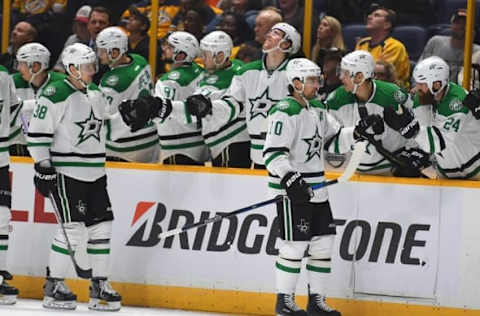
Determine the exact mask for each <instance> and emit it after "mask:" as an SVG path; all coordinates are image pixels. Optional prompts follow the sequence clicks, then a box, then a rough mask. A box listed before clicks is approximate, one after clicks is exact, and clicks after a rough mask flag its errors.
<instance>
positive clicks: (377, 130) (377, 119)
mask: <svg viewBox="0 0 480 316" xmlns="http://www.w3.org/2000/svg"><path fill="white" fill-rule="evenodd" d="M384 131H385V126H384V124H383V119H382V117H381V116H380V115H378V114H370V115H369V116H367V117H366V118H364V119H361V120H360V121H359V122H358V123H357V125H356V126H355V129H354V130H353V137H354V138H355V139H356V140H357V139H366V140H368V139H371V138H375V136H378V135H381V134H383V132H384Z"/></svg>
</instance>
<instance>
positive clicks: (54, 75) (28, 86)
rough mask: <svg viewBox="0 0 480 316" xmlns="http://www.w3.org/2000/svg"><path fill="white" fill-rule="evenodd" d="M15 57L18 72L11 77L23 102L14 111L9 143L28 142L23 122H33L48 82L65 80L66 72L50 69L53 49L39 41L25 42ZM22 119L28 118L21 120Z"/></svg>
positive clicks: (23, 143) (24, 143)
mask: <svg viewBox="0 0 480 316" xmlns="http://www.w3.org/2000/svg"><path fill="white" fill-rule="evenodd" d="M16 57H17V70H18V72H17V73H15V74H13V75H12V77H13V82H14V83H15V89H16V93H17V97H18V98H19V99H20V100H21V102H20V103H19V106H18V107H17V108H16V109H15V110H14V111H13V112H12V123H11V126H12V131H11V134H10V144H22V145H26V144H27V142H26V140H25V137H24V135H23V133H21V130H22V124H28V122H30V119H31V117H32V113H33V108H34V107H35V102H36V99H37V98H38V97H39V96H40V95H41V94H42V92H43V89H44V88H45V87H46V86H47V85H48V84H50V83H52V82H54V81H57V80H63V79H65V78H66V76H65V75H64V74H62V73H58V72H53V71H48V65H49V63H50V52H49V51H48V49H47V48H46V47H45V46H43V45H42V44H40V43H28V44H25V45H23V46H22V47H20V48H19V49H18V51H17V56H16ZM20 113H21V115H20ZM22 117H23V118H22ZM22 119H24V120H25V121H26V122H22Z"/></svg>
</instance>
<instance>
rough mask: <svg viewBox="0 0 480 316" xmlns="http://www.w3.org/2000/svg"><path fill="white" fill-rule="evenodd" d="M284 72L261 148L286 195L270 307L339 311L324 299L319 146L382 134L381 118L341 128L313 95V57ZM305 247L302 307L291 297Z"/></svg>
mask: <svg viewBox="0 0 480 316" xmlns="http://www.w3.org/2000/svg"><path fill="white" fill-rule="evenodd" d="M286 75H287V78H288V83H289V84H288V89H289V91H290V93H291V96H289V97H287V98H284V99H282V100H280V101H279V102H277V103H276V104H275V105H274V107H273V108H272V109H271V110H270V112H269V114H268V132H267V135H266V140H265V148H264V150H263V156H264V158H265V166H266V168H267V169H268V172H269V183H268V187H269V189H270V191H271V192H272V195H278V194H281V195H287V196H286V197H285V198H284V199H283V200H282V201H281V202H279V203H278V204H277V212H278V216H279V223H280V238H281V239H282V242H281V245H280V247H279V256H278V258H277V261H276V264H275V275H276V283H277V284H276V285H277V303H276V307H275V311H276V314H277V315H281V316H291V315H294V316H304V315H305V316H306V315H310V316H327V315H330V316H339V315H340V313H339V312H337V311H335V310H334V309H333V308H331V307H330V306H329V305H327V303H326V302H325V296H326V294H327V292H328V289H327V283H328V276H329V275H330V270H331V257H332V246H333V241H334V238H335V225H334V222H333V217H332V212H331V209H330V204H329V202H328V192H327V189H326V188H322V189H319V190H317V191H315V192H314V191H312V188H311V185H313V184H315V183H321V182H323V181H325V174H324V162H323V155H324V152H323V150H324V149H323V148H324V147H328V143H329V141H330V139H336V143H337V148H338V149H339V151H340V152H341V153H346V152H348V151H349V150H350V148H351V146H352V145H353V143H354V140H355V138H356V136H355V135H358V132H359V131H360V130H361V131H362V133H364V132H368V133H372V130H374V131H375V130H376V131H377V132H375V133H379V134H381V132H382V127H383V121H382V120H381V118H380V117H379V116H378V115H370V116H369V117H368V118H366V119H365V120H361V121H360V122H361V124H359V125H358V126H356V127H354V128H353V127H352V128H342V126H341V125H340V123H339V122H338V121H336V120H335V118H334V117H333V116H331V115H330V114H328V112H326V111H325V109H324V106H323V104H322V103H321V102H320V101H319V100H318V99H317V100H315V99H316V98H317V93H318V90H319V88H320V86H321V82H322V80H323V79H322V74H321V70H320V68H319V67H318V66H317V65H316V64H315V63H313V62H312V61H310V60H308V59H305V58H296V59H292V60H291V61H290V62H289V63H288V65H287V68H286ZM307 247H308V253H309V255H310V256H309V258H308V261H307V265H306V268H307V277H308V283H309V298H308V305H307V312H305V311H304V310H302V309H300V308H299V307H298V306H297V305H296V303H295V289H296V285H297V280H298V278H299V276H300V270H301V267H302V258H303V257H304V253H305V251H306V249H307ZM307 313H308V314H307Z"/></svg>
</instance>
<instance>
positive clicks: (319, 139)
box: [263, 97, 353, 202]
mask: <svg viewBox="0 0 480 316" xmlns="http://www.w3.org/2000/svg"><path fill="white" fill-rule="evenodd" d="M333 137H335V138H336V139H337V140H338V141H337V150H338V152H340V153H346V152H348V151H350V149H351V147H352V145H353V132H352V131H351V130H348V129H342V126H341V125H340V123H339V122H338V121H337V120H336V119H335V118H334V117H333V116H332V115H330V114H329V113H328V112H326V111H325V110H324V106H323V104H322V103H321V102H320V101H318V100H315V101H311V102H310V104H309V105H308V106H307V107H304V106H302V105H301V104H300V103H298V102H297V101H296V100H295V99H294V98H291V97H289V98H285V99H283V100H281V101H280V102H278V103H277V104H276V105H275V106H274V107H273V108H272V110H271V111H270V112H269V115H268V132H267V135H266V140H265V147H264V150H263V156H264V158H265V166H266V167H267V170H268V174H269V182H268V187H269V190H270V192H271V193H272V195H273V196H276V195H278V194H283V195H285V194H286V192H285V190H284V189H283V188H282V186H281V185H280V181H281V179H282V178H283V177H284V176H285V175H286V174H287V173H288V172H291V171H292V172H300V173H301V174H302V176H303V178H304V179H305V181H306V182H307V183H308V184H309V185H315V184H318V183H321V182H323V181H325V172H324V163H323V155H324V145H325V143H328V142H329V140H330V139H332V138H333ZM314 192H315V195H314V197H313V198H312V199H311V202H323V201H326V200H327V199H328V192H327V189H326V188H321V189H318V190H315V191H314Z"/></svg>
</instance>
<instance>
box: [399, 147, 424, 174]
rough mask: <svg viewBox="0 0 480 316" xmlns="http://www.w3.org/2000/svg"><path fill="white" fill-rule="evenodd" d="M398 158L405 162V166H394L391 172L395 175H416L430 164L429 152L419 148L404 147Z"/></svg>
mask: <svg viewBox="0 0 480 316" xmlns="http://www.w3.org/2000/svg"><path fill="white" fill-rule="evenodd" d="M398 159H399V160H400V161H402V162H403V163H404V164H405V167H400V166H395V167H394V168H393V170H392V173H393V175H394V176H396V177H418V176H420V172H421V170H422V169H425V168H428V167H430V166H431V165H432V162H431V161H430V154H428V153H426V152H424V151H423V150H421V149H420V148H410V149H404V150H403V151H402V152H401V153H400V154H399V155H398Z"/></svg>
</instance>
